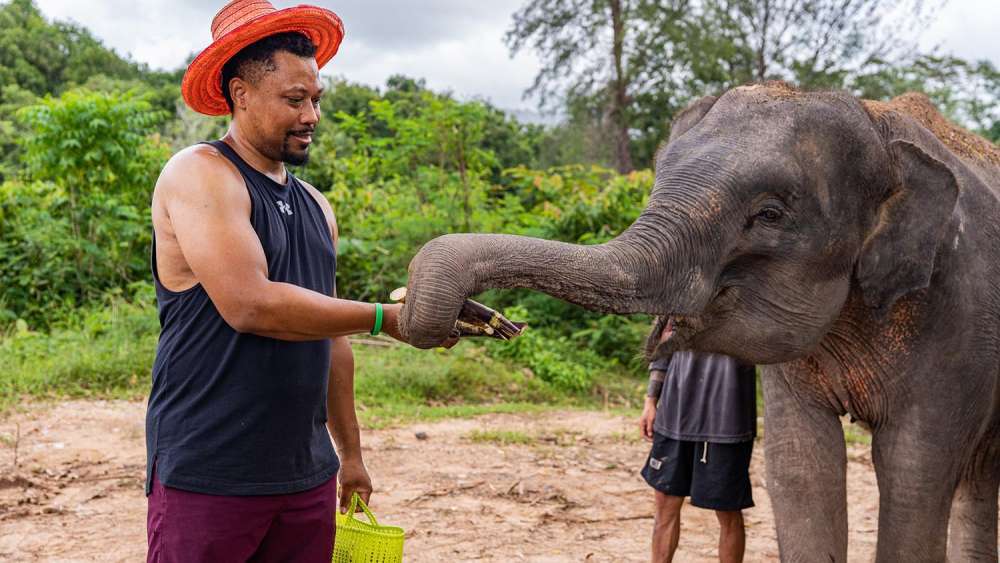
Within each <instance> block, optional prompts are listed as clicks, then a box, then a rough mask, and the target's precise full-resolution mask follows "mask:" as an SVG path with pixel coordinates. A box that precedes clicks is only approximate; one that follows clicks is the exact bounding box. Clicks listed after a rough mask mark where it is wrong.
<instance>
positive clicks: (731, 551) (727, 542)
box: [715, 510, 746, 563]
mask: <svg viewBox="0 0 1000 563" xmlns="http://www.w3.org/2000/svg"><path fill="white" fill-rule="evenodd" d="M715 516H716V518H718V519H719V562H720V563H740V562H741V561H743V551H744V549H745V548H746V533H745V531H744V528H743V511H742V510H716V511H715Z"/></svg>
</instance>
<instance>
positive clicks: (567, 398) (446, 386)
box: [0, 301, 643, 428]
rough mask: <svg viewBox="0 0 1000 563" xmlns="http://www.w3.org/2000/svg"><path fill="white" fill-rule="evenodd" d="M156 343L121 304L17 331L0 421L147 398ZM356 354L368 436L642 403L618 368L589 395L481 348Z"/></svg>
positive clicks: (133, 311) (7, 347)
mask: <svg viewBox="0 0 1000 563" xmlns="http://www.w3.org/2000/svg"><path fill="white" fill-rule="evenodd" d="M158 335H159V323H158V322H157V318H156V309H155V307H154V306H153V305H151V304H148V303H146V304H133V303H127V302H124V301H116V302H112V303H109V304H108V305H107V306H103V307H98V308H90V309H85V310H83V311H82V312H81V313H79V314H78V315H77V316H76V317H74V318H72V319H69V320H67V321H65V322H63V323H62V324H61V325H60V326H58V327H55V328H53V329H52V330H51V331H50V332H49V333H41V332H32V331H29V330H27V329H26V328H25V327H23V326H22V327H21V328H14V329H12V330H11V331H10V332H9V333H8V334H6V335H3V336H0V414H2V413H3V412H5V411H8V410H10V409H12V408H15V407H16V406H17V404H18V403H19V402H20V401H22V400H23V399H26V398H27V399H34V400H39V399H42V400H46V399H63V398H81V397H83V398H130V399H138V398H143V397H145V396H146V395H147V394H148V392H149V388H150V373H151V371H152V363H153V357H154V355H155V352H156V343H157V338H158ZM489 345H493V346H495V345H502V343H489ZM354 355H355V362H356V370H355V373H356V376H355V395H356V398H357V405H358V415H359V417H360V419H361V422H362V424H363V425H365V426H366V427H369V428H379V427H384V426H388V425H395V424H401V423H407V422H412V421H418V420H419V421H423V420H438V419H443V418H454V417H467V416H475V415H479V414H486V413H514V412H533V411H542V410H545V409H547V408H552V407H558V408H589V409H593V408H607V409H610V410H612V411H616V410H623V409H629V410H631V409H634V408H636V407H637V406H638V405H639V404H640V401H641V400H642V394H643V391H642V390H643V381H642V380H641V379H639V378H636V377H634V376H631V375H629V374H628V373H627V372H626V371H625V370H624V369H621V368H618V367H617V366H609V367H608V368H607V369H601V370H595V373H594V374H593V381H594V383H592V384H591V385H590V386H589V387H588V388H586V389H580V388H578V387H567V386H563V385H560V383H559V382H558V381H547V380H545V379H543V378H542V377H540V376H537V375H535V372H534V371H533V370H531V369H529V368H527V367H526V366H525V364H524V363H522V362H521V361H519V360H517V359H513V358H500V359H497V358H494V357H492V354H490V353H489V351H488V350H487V344H485V343H484V342H483V341H471V340H470V341H466V342H463V343H461V344H459V345H458V346H457V347H455V348H454V349H452V350H429V351H428V350H417V349H415V348H411V347H409V346H404V345H400V346H389V347H386V346H366V345H358V344H356V345H355V346H354Z"/></svg>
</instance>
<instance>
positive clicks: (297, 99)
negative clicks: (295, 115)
mask: <svg viewBox="0 0 1000 563" xmlns="http://www.w3.org/2000/svg"><path fill="white" fill-rule="evenodd" d="M288 101H289V102H291V103H293V104H301V103H302V98H288Z"/></svg>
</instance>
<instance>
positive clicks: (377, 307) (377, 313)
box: [371, 303, 382, 336]
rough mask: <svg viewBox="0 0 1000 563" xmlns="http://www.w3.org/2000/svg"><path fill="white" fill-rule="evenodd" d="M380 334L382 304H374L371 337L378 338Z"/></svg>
mask: <svg viewBox="0 0 1000 563" xmlns="http://www.w3.org/2000/svg"><path fill="white" fill-rule="evenodd" d="M380 332H382V304H381V303H376V304H375V326H373V327H372V332H371V335H372V336H378V333H380Z"/></svg>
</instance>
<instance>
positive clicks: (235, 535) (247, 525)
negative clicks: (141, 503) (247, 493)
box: [146, 473, 275, 563]
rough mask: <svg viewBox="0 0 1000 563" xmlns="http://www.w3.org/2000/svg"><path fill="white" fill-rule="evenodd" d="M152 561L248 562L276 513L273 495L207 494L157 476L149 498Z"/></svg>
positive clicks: (150, 553) (148, 559) (148, 534)
mask: <svg viewBox="0 0 1000 563" xmlns="http://www.w3.org/2000/svg"><path fill="white" fill-rule="evenodd" d="M148 506H149V513H148V516H147V526H148V529H147V540H148V547H149V551H148V553H147V555H146V561H147V562H149V563H154V562H155V563H175V562H176V563H187V562H198V561H213V562H219V563H227V562H233V563H237V562H238V563H243V562H245V561H246V560H247V558H248V557H250V556H251V554H253V552H254V550H255V549H257V546H258V544H259V543H260V541H261V538H263V537H264V534H265V533H266V532H267V527H268V525H269V523H270V521H271V518H272V516H273V514H274V511H275V505H274V503H273V502H271V499H269V498H268V497H236V496H219V495H205V494H199V493H192V492H188V491H182V490H179V489H174V488H171V487H165V486H163V484H162V483H160V480H159V479H157V478H156V475H155V473H154V474H153V486H152V493H151V494H150V495H149V499H148Z"/></svg>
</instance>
